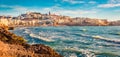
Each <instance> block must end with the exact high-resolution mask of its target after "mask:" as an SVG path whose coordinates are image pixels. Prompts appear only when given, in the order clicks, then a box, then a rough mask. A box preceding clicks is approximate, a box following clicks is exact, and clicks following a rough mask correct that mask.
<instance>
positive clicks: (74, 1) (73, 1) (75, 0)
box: [63, 0, 85, 4]
mask: <svg viewBox="0 0 120 57" xmlns="http://www.w3.org/2000/svg"><path fill="white" fill-rule="evenodd" d="M63 2H69V3H71V4H81V3H85V2H84V1H83V0H63Z"/></svg>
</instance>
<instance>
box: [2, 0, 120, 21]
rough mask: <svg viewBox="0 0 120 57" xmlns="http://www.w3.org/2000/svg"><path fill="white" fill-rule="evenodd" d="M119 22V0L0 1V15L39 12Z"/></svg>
mask: <svg viewBox="0 0 120 57" xmlns="http://www.w3.org/2000/svg"><path fill="white" fill-rule="evenodd" d="M49 11H50V12H51V13H53V14H58V15H66V16H71V17H89V18H100V19H108V20H120V0H0V15H12V16H18V15H20V14H22V13H26V12H41V13H48V12H49Z"/></svg>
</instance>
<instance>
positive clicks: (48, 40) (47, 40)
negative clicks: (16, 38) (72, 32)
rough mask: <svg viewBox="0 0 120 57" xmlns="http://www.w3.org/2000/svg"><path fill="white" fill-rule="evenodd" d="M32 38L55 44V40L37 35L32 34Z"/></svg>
mask: <svg viewBox="0 0 120 57" xmlns="http://www.w3.org/2000/svg"><path fill="white" fill-rule="evenodd" d="M30 36H31V37H34V38H38V39H40V40H43V41H46V42H53V41H54V40H52V39H48V38H44V37H41V36H39V35H36V34H33V33H31V34H30Z"/></svg>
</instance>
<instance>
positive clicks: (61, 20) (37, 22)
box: [0, 12, 120, 27]
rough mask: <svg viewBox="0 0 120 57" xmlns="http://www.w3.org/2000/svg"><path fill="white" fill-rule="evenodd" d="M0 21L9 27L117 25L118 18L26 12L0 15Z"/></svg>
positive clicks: (119, 21)
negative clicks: (109, 19)
mask: <svg viewBox="0 0 120 57" xmlns="http://www.w3.org/2000/svg"><path fill="white" fill-rule="evenodd" d="M0 23H1V24H5V25H7V26H10V27H26V26H119V25H120V20H117V21H108V20H107V19H95V18H85V17H76V18H71V17H69V16H61V15H56V14H51V12H49V13H48V14H41V13H38V12H27V13H26V14H21V15H19V16H17V17H12V16H0Z"/></svg>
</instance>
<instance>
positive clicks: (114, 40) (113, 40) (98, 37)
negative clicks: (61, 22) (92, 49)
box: [80, 34, 120, 44]
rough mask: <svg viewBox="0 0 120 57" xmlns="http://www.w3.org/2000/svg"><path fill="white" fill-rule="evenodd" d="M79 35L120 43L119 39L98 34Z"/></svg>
mask: <svg viewBox="0 0 120 57" xmlns="http://www.w3.org/2000/svg"><path fill="white" fill-rule="evenodd" d="M80 36H82V37H87V38H94V39H99V40H103V41H106V42H110V43H115V44H120V40H119V39H114V38H113V39H112V38H105V37H103V36H99V35H93V36H91V35H86V34H80Z"/></svg>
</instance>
